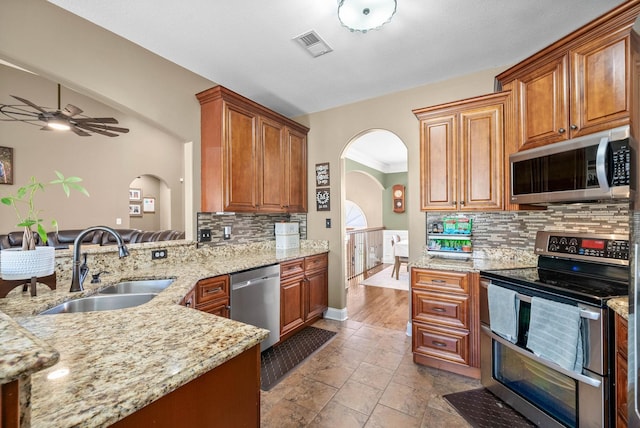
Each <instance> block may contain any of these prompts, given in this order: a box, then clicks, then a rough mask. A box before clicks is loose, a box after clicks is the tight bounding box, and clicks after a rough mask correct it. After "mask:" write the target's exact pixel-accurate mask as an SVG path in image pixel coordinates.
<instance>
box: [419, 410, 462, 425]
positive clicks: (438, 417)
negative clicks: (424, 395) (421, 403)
mask: <svg viewBox="0 0 640 428" xmlns="http://www.w3.org/2000/svg"><path fill="white" fill-rule="evenodd" d="M420 427H421V428H453V427H455V428H466V427H470V425H469V424H468V423H467V421H465V420H464V419H463V418H462V417H461V416H460V415H458V414H457V413H456V414H452V413H447V412H443V411H441V410H437V409H427V411H426V412H425V414H424V418H422V424H421V425H420Z"/></svg>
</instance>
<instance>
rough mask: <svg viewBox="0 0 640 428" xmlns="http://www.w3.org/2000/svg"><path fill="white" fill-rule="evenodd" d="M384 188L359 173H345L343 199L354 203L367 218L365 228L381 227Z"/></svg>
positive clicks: (376, 181) (371, 178)
mask: <svg viewBox="0 0 640 428" xmlns="http://www.w3.org/2000/svg"><path fill="white" fill-rule="evenodd" d="M383 190H384V188H383V187H382V185H381V184H380V182H378V180H376V179H375V178H373V177H372V176H370V175H368V174H366V173H363V172H360V171H350V172H348V173H346V179H345V197H346V199H348V200H350V201H352V202H355V203H356V204H357V205H358V206H359V207H360V209H361V210H362V211H363V212H364V215H365V216H366V218H367V227H382V226H383V223H382V192H383Z"/></svg>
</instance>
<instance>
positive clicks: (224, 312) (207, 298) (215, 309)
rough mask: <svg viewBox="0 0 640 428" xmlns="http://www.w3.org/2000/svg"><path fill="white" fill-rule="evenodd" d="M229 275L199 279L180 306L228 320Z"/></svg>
mask: <svg viewBox="0 0 640 428" xmlns="http://www.w3.org/2000/svg"><path fill="white" fill-rule="evenodd" d="M229 296H230V294H229V275H220V276H215V277H212V278H206V279H201V280H200V281H198V283H197V284H196V286H195V287H194V288H193V289H192V290H190V291H189V292H188V293H187V295H186V296H184V298H183V299H182V302H181V304H182V305H184V306H186V307H189V308H195V309H197V310H199V311H203V312H207V313H210V314H213V315H218V316H220V317H224V318H229V310H230V308H231V307H230V306H229Z"/></svg>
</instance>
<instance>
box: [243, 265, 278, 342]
mask: <svg viewBox="0 0 640 428" xmlns="http://www.w3.org/2000/svg"><path fill="white" fill-rule="evenodd" d="M231 319H232V320H236V321H240V322H243V323H245V324H251V325H255V326H256V327H260V328H265V329H267V330H269V331H270V333H269V336H268V337H267V338H266V339H265V340H264V341H263V342H262V343H261V344H260V351H264V350H265V349H269V348H270V347H271V346H273V344H275V343H276V342H278V341H279V340H280V265H277V264H276V265H271V266H264V267H261V268H257V269H249V270H245V271H242V272H237V273H233V274H231Z"/></svg>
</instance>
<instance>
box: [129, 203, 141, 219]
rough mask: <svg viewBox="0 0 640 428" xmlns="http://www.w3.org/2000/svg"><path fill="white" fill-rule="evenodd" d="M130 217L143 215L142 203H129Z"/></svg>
mask: <svg viewBox="0 0 640 428" xmlns="http://www.w3.org/2000/svg"><path fill="white" fill-rule="evenodd" d="M129 217H142V206H141V205H140V204H129Z"/></svg>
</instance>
